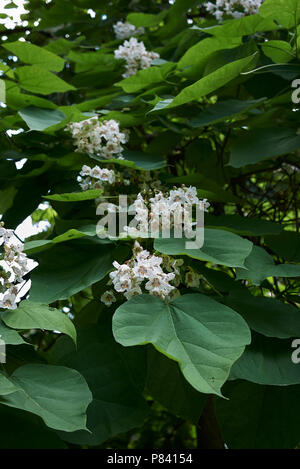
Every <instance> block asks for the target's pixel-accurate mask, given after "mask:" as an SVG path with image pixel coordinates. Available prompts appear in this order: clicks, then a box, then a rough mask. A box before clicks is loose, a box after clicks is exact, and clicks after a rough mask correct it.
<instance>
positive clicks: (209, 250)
mask: <svg viewBox="0 0 300 469" xmlns="http://www.w3.org/2000/svg"><path fill="white" fill-rule="evenodd" d="M186 241H187V240H186V239H185V238H157V239H155V241H154V247H155V249H156V250H157V251H159V252H161V253H163V254H169V255H174V256H179V255H186V256H189V257H192V258H194V259H199V260H202V261H207V262H213V263H215V264H221V265H227V266H229V267H244V263H245V259H246V258H247V257H248V256H249V254H250V252H251V250H252V243H251V242H250V241H248V240H247V239H243V238H241V237H240V236H238V235H236V234H234V233H230V232H229V231H224V230H214V229H209V228H207V229H205V230H204V245H203V247H202V248H201V249H186V247H185V244H186ZM241 271H242V272H243V271H244V270H243V269H241Z"/></svg>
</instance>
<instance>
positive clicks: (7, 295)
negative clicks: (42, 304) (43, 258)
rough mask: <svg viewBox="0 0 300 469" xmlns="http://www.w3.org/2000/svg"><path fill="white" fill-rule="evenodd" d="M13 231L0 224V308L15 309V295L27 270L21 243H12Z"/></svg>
mask: <svg viewBox="0 0 300 469" xmlns="http://www.w3.org/2000/svg"><path fill="white" fill-rule="evenodd" d="M13 237H14V232H13V230H7V229H5V228H4V226H3V224H0V245H2V246H3V250H4V254H3V258H2V260H0V308H8V309H16V308H17V295H18V292H19V291H20V288H21V287H22V285H23V282H24V279H23V277H24V275H26V274H27V273H28V272H29V271H30V268H29V265H28V261H29V259H28V258H27V256H26V254H24V253H23V248H24V245H23V244H15V243H13Z"/></svg>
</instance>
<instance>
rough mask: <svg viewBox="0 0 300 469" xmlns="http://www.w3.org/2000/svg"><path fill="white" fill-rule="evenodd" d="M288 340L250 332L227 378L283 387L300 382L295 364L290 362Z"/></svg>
mask: <svg viewBox="0 0 300 469" xmlns="http://www.w3.org/2000/svg"><path fill="white" fill-rule="evenodd" d="M293 352H294V349H293V348H292V341H291V340H290V339H274V338H270V337H265V336H263V335H260V334H258V333H252V342H251V345H248V347H246V350H245V352H244V353H243V355H242V356H241V358H240V359H239V360H238V361H237V362H236V363H235V364H234V365H233V367H232V369H231V373H230V379H245V380H247V381H251V382H253V383H257V384H267V385H274V386H285V385H290V384H300V368H299V364H296V363H293V361H292V353H293Z"/></svg>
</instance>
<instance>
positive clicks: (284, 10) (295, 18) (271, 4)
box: [259, 0, 300, 28]
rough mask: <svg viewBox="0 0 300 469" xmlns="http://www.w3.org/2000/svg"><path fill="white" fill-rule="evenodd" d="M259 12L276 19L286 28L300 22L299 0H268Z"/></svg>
mask: <svg viewBox="0 0 300 469" xmlns="http://www.w3.org/2000/svg"><path fill="white" fill-rule="evenodd" d="M259 14H260V15H261V16H263V17H265V18H272V19H273V20H276V21H277V22H278V23H279V24H281V25H282V26H283V27H284V28H294V27H296V26H297V25H298V24H299V22H300V4H299V2H298V0H266V1H265V2H264V3H263V5H262V6H261V7H260V9H259Z"/></svg>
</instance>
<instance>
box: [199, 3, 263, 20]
mask: <svg viewBox="0 0 300 469" xmlns="http://www.w3.org/2000/svg"><path fill="white" fill-rule="evenodd" d="M263 2H264V0H216V2H215V3H212V2H207V4H206V5H205V6H206V10H207V11H208V12H209V13H211V14H212V15H214V16H215V17H216V19H217V20H221V19H222V18H223V16H232V17H233V18H242V17H243V16H246V15H253V14H255V13H257V12H258V10H259V8H260V6H261V5H262V4H263Z"/></svg>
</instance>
